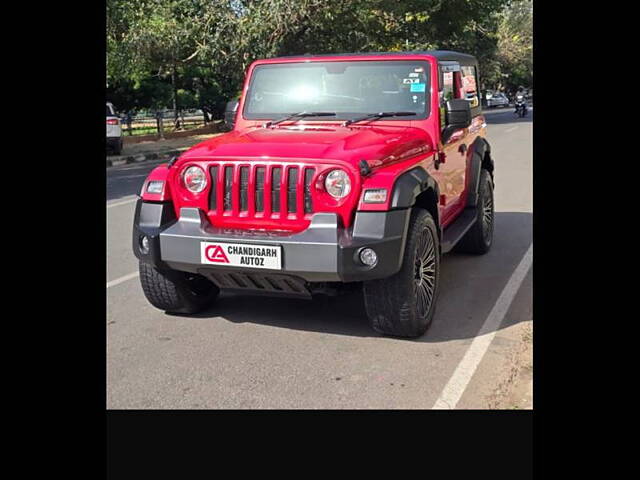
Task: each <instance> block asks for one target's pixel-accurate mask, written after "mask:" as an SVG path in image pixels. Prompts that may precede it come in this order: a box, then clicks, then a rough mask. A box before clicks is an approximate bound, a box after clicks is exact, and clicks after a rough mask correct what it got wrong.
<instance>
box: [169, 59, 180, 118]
mask: <svg viewBox="0 0 640 480" xmlns="http://www.w3.org/2000/svg"><path fill="white" fill-rule="evenodd" d="M171 86H172V87H173V95H172V97H173V98H172V100H173V124H174V128H175V129H176V130H177V129H178V128H179V127H180V121H179V120H178V86H177V85H176V64H175V63H174V64H173V65H172V67H171Z"/></svg>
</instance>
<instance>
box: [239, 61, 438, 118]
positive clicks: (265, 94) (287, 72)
mask: <svg viewBox="0 0 640 480" xmlns="http://www.w3.org/2000/svg"><path fill="white" fill-rule="evenodd" d="M429 90H430V84H429V64H428V63H427V62H426V61H389V60H387V61H359V62H305V63H281V64H267V65H259V66H257V67H256V68H255V69H254V71H253V75H252V76H251V82H250V84H249V89H248V92H247V99H246V102H245V105H244V110H243V116H244V118H246V119H249V120H256V119H274V118H280V117H283V116H286V115H291V114H293V113H296V112H303V111H314V112H316V111H322V112H334V113H335V114H336V115H335V117H334V116H332V117H331V118H329V120H345V119H349V118H353V117H355V116H361V115H366V114H368V113H377V112H385V111H405V112H406V111H410V112H415V113H416V115H415V116H412V117H411V120H417V119H424V118H427V117H428V116H429V102H428V98H429V96H428V92H429ZM318 119H320V117H318ZM388 119H389V118H385V120H388ZM391 119H394V120H405V121H406V120H407V117H391Z"/></svg>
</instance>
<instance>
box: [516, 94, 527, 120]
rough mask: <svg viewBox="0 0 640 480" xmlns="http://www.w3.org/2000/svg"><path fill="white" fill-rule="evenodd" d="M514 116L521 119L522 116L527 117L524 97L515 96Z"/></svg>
mask: <svg viewBox="0 0 640 480" xmlns="http://www.w3.org/2000/svg"><path fill="white" fill-rule="evenodd" d="M515 104H516V111H515V113H516V115H518V117H520V118H522V117H524V116H526V115H527V102H526V101H525V99H524V95H517V96H516V101H515Z"/></svg>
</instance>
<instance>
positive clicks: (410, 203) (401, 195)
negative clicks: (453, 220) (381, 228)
mask: <svg viewBox="0 0 640 480" xmlns="http://www.w3.org/2000/svg"><path fill="white" fill-rule="evenodd" d="M439 197H440V189H439V188H438V183H437V182H436V180H435V179H434V178H433V177H432V176H431V175H429V173H428V172H427V171H426V170H425V169H424V168H423V167H415V168H412V169H411V170H409V171H407V172H405V173H403V174H402V175H400V176H399V177H398V178H397V180H396V182H395V184H394V186H393V191H392V195H391V204H390V207H391V208H392V209H393V208H413V207H420V208H424V209H425V210H427V211H428V212H429V213H430V214H431V216H432V217H433V220H434V221H435V223H436V226H437V227H438V236H439V237H440V238H439V239H440V240H442V228H441V227H440V213H439V210H438V198H439Z"/></svg>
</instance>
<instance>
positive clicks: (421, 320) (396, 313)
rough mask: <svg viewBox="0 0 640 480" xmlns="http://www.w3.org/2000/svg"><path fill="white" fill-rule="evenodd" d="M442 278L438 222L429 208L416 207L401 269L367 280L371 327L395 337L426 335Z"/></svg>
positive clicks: (367, 303) (368, 310)
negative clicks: (383, 276)
mask: <svg viewBox="0 0 640 480" xmlns="http://www.w3.org/2000/svg"><path fill="white" fill-rule="evenodd" d="M421 256H422V259H423V260H422V261H421V260H420V257H421ZM439 278H440V241H439V238H438V229H437V227H436V223H435V221H434V220H433V217H432V216H431V214H430V213H429V212H428V211H426V210H423V209H421V208H414V210H413V211H412V212H411V220H410V223H409V230H408V233H407V240H406V245H405V249H404V256H403V260H402V267H401V268H400V271H399V272H398V273H396V274H395V275H393V276H391V277H388V278H385V279H382V280H370V281H367V282H364V283H363V292H364V300H365V307H366V311H367V316H368V317H369V321H370V323H371V327H372V328H373V329H374V330H375V331H376V332H378V333H381V334H383V335H390V336H395V337H408V338H415V337H419V336H421V335H423V334H424V333H425V332H426V331H427V329H428V328H429V326H430V325H431V322H432V321H433V316H434V314H435V307H436V300H437V297H438V285H439ZM429 279H431V281H429Z"/></svg>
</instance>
